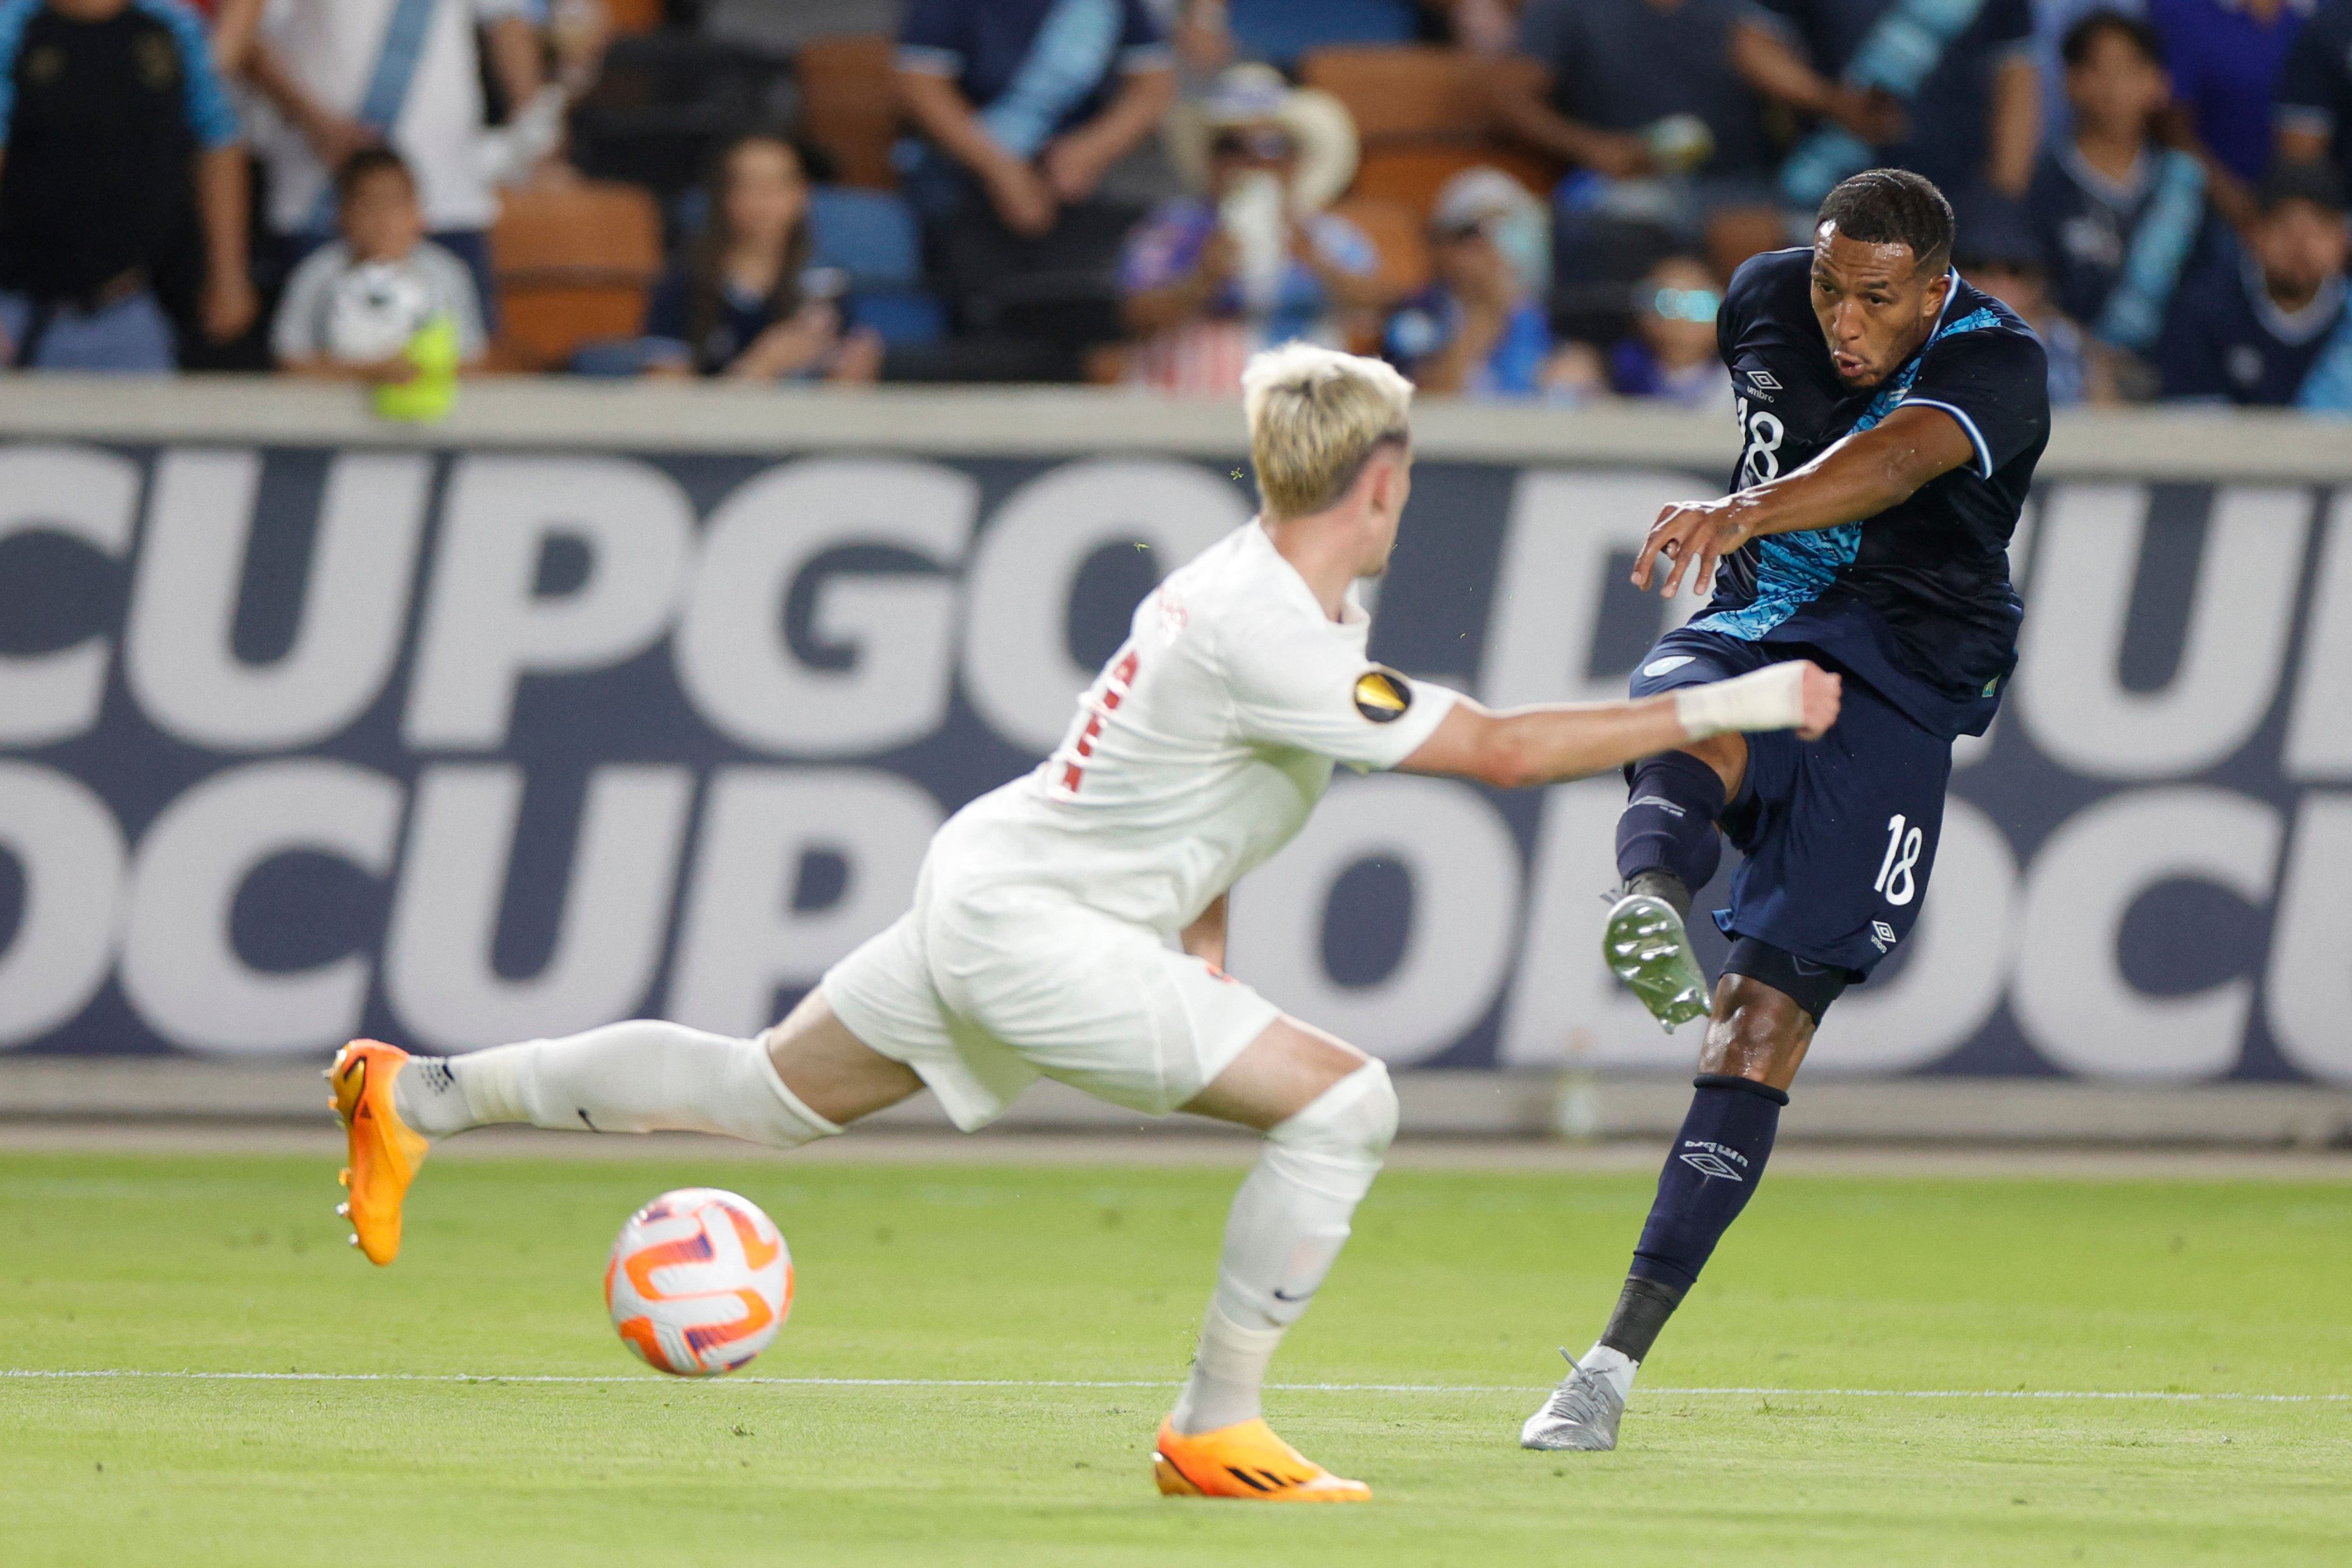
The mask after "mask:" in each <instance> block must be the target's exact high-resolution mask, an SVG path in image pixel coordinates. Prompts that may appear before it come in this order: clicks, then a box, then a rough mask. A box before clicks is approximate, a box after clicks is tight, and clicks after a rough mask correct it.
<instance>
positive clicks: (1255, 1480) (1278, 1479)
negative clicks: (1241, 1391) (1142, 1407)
mask: <svg viewBox="0 0 2352 1568" xmlns="http://www.w3.org/2000/svg"><path fill="white" fill-rule="evenodd" d="M1151 1474H1152V1479H1155V1480H1157V1481H1158V1482H1159V1483H1160V1490H1161V1491H1163V1492H1165V1493H1166V1494H1168V1495H1169V1496H1170V1497H1233V1498H1254V1499H1255V1500H1258V1501H1260V1502H1370V1500H1371V1497H1372V1489H1371V1488H1370V1487H1368V1486H1366V1485H1365V1484H1364V1483H1363V1482H1361V1481H1350V1480H1346V1479H1342V1478H1340V1477H1339V1476H1335V1475H1333V1474H1332V1473H1331V1472H1330V1471H1328V1470H1327V1469H1325V1468H1323V1467H1322V1466H1320V1465H1318V1464H1317V1463H1316V1462H1315V1461H1314V1460H1312V1459H1310V1458H1307V1457H1306V1456H1305V1455H1304V1454H1301V1453H1300V1452H1299V1451H1298V1450H1297V1449H1296V1448H1294V1447H1291V1446H1290V1445H1289V1444H1287V1443H1286V1442H1284V1441H1283V1440H1282V1439H1281V1438H1279V1437H1277V1436H1275V1435H1274V1428H1272V1427H1271V1426H1267V1425H1266V1424H1265V1421H1264V1420H1263V1419H1252V1420H1248V1421H1243V1422H1238V1423H1236V1424H1235V1425H1234V1426H1220V1427H1218V1428H1217V1429H1216V1430H1215V1431H1213V1432H1197V1433H1194V1434H1193V1435H1192V1436H1189V1437H1187V1436H1183V1435H1181V1433H1179V1432H1178V1431H1177V1430H1176V1426H1175V1423H1173V1422H1172V1421H1162V1422H1161V1423H1160V1447H1159V1450H1158V1451H1157V1452H1156V1453H1154V1454H1153V1455H1152V1456H1151Z"/></svg>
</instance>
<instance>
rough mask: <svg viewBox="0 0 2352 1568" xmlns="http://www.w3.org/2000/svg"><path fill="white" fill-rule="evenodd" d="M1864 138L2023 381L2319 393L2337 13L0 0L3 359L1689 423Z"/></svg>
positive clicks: (2020, 2) (2313, 404)
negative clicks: (528, 209) (1911, 189)
mask: <svg viewBox="0 0 2352 1568" xmlns="http://www.w3.org/2000/svg"><path fill="white" fill-rule="evenodd" d="M869 46H870V47H869ZM861 50H863V52H862V53H861V52H860V51H861ZM859 60H863V61H866V62H867V63H866V64H865V65H863V66H856V65H854V64H853V63H850V62H856V61H859ZM1383 61H1390V62H1402V64H1396V65H1395V66H1394V70H1393V71H1392V72H1391V74H1389V75H1386V76H1383V75H1381V70H1383V69H1387V68H1388V67H1384V66H1382V64H1381V62H1383ZM1408 67H1409V68H1410V69H1409V70H1408V69H1407V68H1408ZM853 68H855V69H861V70H865V71H866V72H867V73H868V74H867V75H866V77H863V78H860V79H856V80H850V79H847V78H846V77H845V75H844V74H843V73H845V72H848V71H850V70H852V69H853ZM1350 72H1352V73H1353V74H1352V75H1351V74H1350ZM1397 73H1402V74H1397ZM1399 83H1410V84H1412V85H1411V89H1410V90H1407V89H1406V88H1405V87H1400V86H1394V85H1383V84H1399ZM1351 84H1353V85H1352V86H1351ZM1366 84H1370V85H1366ZM1416 94H1419V95H1422V96H1423V97H1428V98H1429V99H1430V100H1432V101H1435V100H1438V99H1444V101H1445V104H1446V105H1447V106H1448V107H1447V108H1446V109H1445V110H1444V113H1436V112H1435V111H1432V112H1433V118H1430V119H1429V120H1428V121H1426V122H1425V123H1424V122H1423V121H1415V120H1413V119H1412V110H1411V109H1410V106H1409V103H1408V100H1414V101H1418V100H1417V99H1416V96H1415V95H1416ZM1449 94H1450V97H1449V96H1447V95H1449ZM843 102H846V103H847V105H848V114H849V116H850V118H852V119H856V120H857V121H858V123H859V124H861V125H864V126H865V127H866V132H869V133H870V136H871V139H872V141H873V146H872V148H871V149H870V152H871V156H870V157H867V158H864V159H862V160H861V159H859V158H857V157H856V156H854V155H845V153H844V149H843V146H842V145H841V143H840V140H839V138H838V137H835V138H834V139H833V140H832V141H830V142H828V141H827V139H826V138H825V137H824V136H823V135H819V134H817V132H820V131H822V130H824V127H823V126H821V125H820V124H819V123H818V121H820V120H823V119H824V115H825V113H826V112H828V111H827V110H825V107H824V106H825V105H827V104H835V105H838V104H841V103H843ZM831 112H834V113H835V117H836V118H838V117H839V113H840V111H839V110H834V111H831ZM1449 116H1450V118H1449ZM1888 163H1891V164H1898V165H1901V166H1904V167H1907V168H1911V169H1915V170H1917V171H1918V172H1920V173H1922V174H1927V175H1928V176H1930V177H1931V178H1933V179H1935V180H1936V181H1937V184H1940V185H1941V186H1942V187H1943V188H1944V189H1945V190H1946V192H1947V193H1948V195H1950V196H1951V197H1952V199H1953V202H1954V205H1955V207H1956V209H1957V211H1958V214H1959V245H1958V251H1957V254H1956V263H1957V265H1958V267H1959V268H1961V270H1962V271H1963V272H1964V273H1966V274H1967V275H1968V276H1969V277H1970V279H1972V280H1973V281H1975V282H1976V283H1978V285H1979V286H1980V287H1982V288H1985V289H1988V290H1989V291H1990V292H1992V293H1994V294H1995V295H1997V296H1998V297H2000V299H2002V300H2005V301H2006V302H2008V303H2009V304H2010V305H2011V308H2013V309H2014V310H2017V311H2018V312H2019V313H2020V314H2021V315H2022V316H2023V317H2024V318H2025V319H2026V320H2027V321H2030V322H2031V323H2032V325H2033V326H2034V328H2035V330H2036V331H2038V332H2039V333H2040V334H2041V335H2042V338H2043V340H2044V342H2045V343H2046V344H2047V345H2048V347H2049V349H2050V363H2051V383H2052V392H2053V396H2054V397H2055V398H2056V399H2057V400H2058V401H2060V402H2063V403H2077V402H2084V403H2106V402H2135V401H2147V400H2155V399H2163V400H2173V401H2199V402H2226V403H2234V404H2242V405H2294V406H2301V407H2305V408H2309V409H2324V410H2336V411H2339V412H2352V310H2347V289H2346V280H2345V274H2346V268H2347V249H2348V248H2352V237H2347V222H2346V199H2345V191H2346V182H2347V175H2352V0H701V3H699V4H694V3H689V0H666V3H665V0H0V354H5V358H6V362H7V363H9V364H11V365H13V366H15V367H17V368H22V369H34V368H55V369H80V370H122V371H141V370H143V371H163V370H169V369H172V368H174V367H178V368H184V369H196V370H202V369H259V368H264V367H268V366H275V367H277V368H278V369H281V370H283V371H284V372H286V373H288V374H300V375H308V376H321V377H333V378H340V379H345V380H352V381H359V382H364V383H372V384H375V385H377V386H378V387H380V388H396V387H400V386H403V385H414V384H422V383H423V382H424V381H425V380H426V379H428V378H430V377H434V376H444V377H446V376H448V375H453V374H456V373H457V371H471V370H473V369H477V368H483V367H488V368H496V369H558V370H561V369H571V370H573V371H576V372H580V373H583V374H607V375H611V374H634V375H644V376H649V377H687V376H727V377H732V378H736V379H740V380H755V381H785V380H792V381H803V382H813V383H820V382H821V383H843V382H866V381H873V380H876V379H877V378H879V379H898V380H1016V379H1018V380H1034V379H1079V378H1090V379H1094V380H1097V381H1125V382H1128V383H1130V384H1137V385H1142V386H1150V387H1153V388H1157V389H1160V390H1164V391H1171V392H1177V393H1202V394H1211V393H1219V394H1222V393H1227V392H1230V391H1231V390H1232V389H1233V388H1234V385H1235V384H1237V380H1238V376H1239V372H1240V367H1241V365H1242V363H1243V362H1244V360H1245V359H1246V358H1247V357H1248V355H1249V354H1250V353H1252V352H1254V351H1255V350H1256V349H1258V348H1260V347H1263V346H1265V345H1266V344H1267V343H1270V342H1280V341H1283V340H1286V339H1290V338H1309V339H1313V340H1316V341H1318V342H1329V343H1333V344H1338V345H1349V346H1354V347H1356V348H1358V349H1360V350H1363V351H1366V352H1379V353H1384V354H1386V355H1387V356H1388V357H1390V358H1391V359H1392V360H1393V361H1395V362H1396V363H1398V364H1400V365H1401V366H1402V367H1403V368H1404V369H1405V370H1406V371H1407V372H1408V373H1409V374H1412V376H1413V377H1414V378H1415V380H1416V381H1417V382H1418V383H1419V384H1420V385H1421V386H1422V387H1423V390H1424V391H1425V392H1427V393H1428V394H1431V395H1463V396H1471V397H1484V398H1496V399H1522V400H1543V401H1549V402H1553V403H1559V404H1577V403H1581V402H1586V401H1590V400H1592V399H1595V398H1601V397H1612V396H1614V397H1628V398H1645V399H1655V400H1660V401H1663V402H1666V403H1671V404H1675V405H1682V406H1686V407H1692V408H1711V407H1716V406H1718V405H1727V404H1728V401H1729V389H1728V386H1727V382H1726V378H1725V377H1724V376H1723V374H1721V371H1720V368H1719V366H1718V364H1717V362H1716V359H1715V355H1714V341H1713V339H1714V325H1713V324H1714V319H1715V314H1716V310H1717V306H1718V305H1719V303H1720V300H1721V297H1722V289H1723V287H1724V285H1725V282H1726V280H1727V279H1728V277H1729V275H1730V273H1731V272H1732V271H1733V270H1734V269H1735V268H1738V266H1739V264H1740V263H1741V262H1742V261H1743V260H1745V259H1746V258H1748V257H1750V256H1753V255H1755V254H1757V253H1758V252H1759V251H1762V250H1766V249H1770V248H1775V247H1781V246H1786V245H1790V244H1801V243H1804V242H1805V240H1806V238H1807V236H1808V229H1809V220H1810V215H1811V211H1812V209H1813V208H1814V206H1815V205H1817V204H1818V203H1819V201H1820V200H1821V198H1822V195H1824V194H1825V193H1826V192H1827V191H1828V189H1829V188H1830V187H1831V186H1832V184H1835V183H1836V182H1837V181H1838V180H1840V179H1842V178H1843V177H1844V176H1845V175H1847V174H1851V173H1853V172H1854V171H1856V170H1858V169H1861V168H1864V167H1868V166H1872V165H1874V164H1888ZM615 180H622V181H628V182H631V183H632V184H633V186H634V187H635V188H636V189H637V190H638V191H639V192H640V193H641V194H639V195H637V197H636V199H637V200H638V201H639V202H640V203H641V205H642V206H643V208H644V210H645V212H646V214H647V215H648V216H646V218H645V220H644V221H645V223H646V226H647V228H648V233H649V235H650V237H649V238H648V240H647V241H646V246H647V254H648V256H649V257H651V258H653V259H651V260H649V261H648V262H647V263H646V266H645V268H644V269H643V271H642V272H641V273H639V272H628V271H626V270H624V271H622V272H620V273H618V274H615V275H614V276H605V275H604V273H598V272H597V271H596V267H597V266H601V265H603V263H595V264H594V265H592V260H593V258H590V257H588V256H586V255H585V254H584V253H583V255H582V256H581V257H579V258H574V259H576V260H577V261H578V265H577V266H569V264H568V263H564V262H563V258H559V263H563V264H560V265H558V266H557V267H556V268H554V271H555V272H556V273H559V274H563V276H562V277H560V278H559V279H558V280H557V281H558V283H559V284H560V285H561V286H562V288H572V289H575V291H576V290H577V289H583V288H587V287H588V285H587V284H583V283H582V281H581V279H583V278H589V277H590V275H591V274H594V277H593V279H591V282H593V285H594V287H595V288H597V289H603V290H604V295H605V296H611V295H612V294H613V293H614V290H616V289H617V290H619V291H620V302H619V305H618V307H617V315H616V316H615V317H614V321H610V322H606V323H605V324H604V330H600V331H585V330H583V331H557V332H556V333H555V334H554V335H555V339H556V346H555V347H554V348H553V349H551V350H549V351H548V352H547V353H544V354H542V355H541V357H540V358H539V359H538V360H537V361H536V362H533V361H531V360H530V359H529V358H528V357H527V356H526V355H524V353H523V352H522V350H521V349H520V348H519V347H518V346H517V345H518V342H519V341H520V339H519V337H518V335H517V334H515V333H513V332H509V331H502V322H501V313H502V310H506V309H509V308H511V306H512V305H513V303H514V302H515V301H516V300H518V299H519V298H520V296H518V294H517V292H516V290H517V289H519V288H520V287H521V285H520V284H519V282H518V278H519V277H520V273H518V271H517V270H516V269H515V264H514V256H513V255H508V256H506V258H505V259H504V260H502V247H505V246H506V245H507V242H506V241H505V240H504V239H502V238H501V235H502V232H503V231H502V229H501V223H502V222H504V221H507V219H506V218H502V216H501V215H502V213H504V214H506V215H508V216H509V217H510V216H511V215H512V214H513V213H514V212H515V211H517V210H518V204H519V203H527V202H536V203H538V205H539V206H540V207H546V206H548V205H550V204H551V203H552V204H553V205H554V206H555V207H557V208H560V207H561V206H562V195H563V193H565V192H566V191H569V190H573V189H581V190H584V189H587V188H589V187H591V186H596V187H598V188H608V187H609V186H610V184H611V183H612V182H614V181H615ZM633 210H634V209H633ZM519 248H520V247H516V250H517V253H518V254H519ZM590 248H593V247H590ZM665 251H666V253H667V264H666V265H665V264H662V263H661V262H660V261H659V259H658V258H659V257H660V255H661V254H662V253H663V252H665ZM540 270H541V273H545V272H546V271H547V270H548V268H546V267H545V265H544V264H543V263H542V264H541V267H540ZM607 271H610V268H607ZM573 273H576V274H578V275H579V276H577V277H573V276H571V274H573ZM553 298H555V299H556V300H557V302H558V305H559V306H561V303H562V299H565V298H569V296H563V295H561V294H560V292H559V294H558V295H556V296H553ZM610 303H611V301H610V300H609V298H608V299H607V300H606V304H607V305H608V306H609V305H610ZM556 313H557V315H559V316H561V315H562V310H561V309H559V310H557V312H556ZM607 313H608V314H610V313H611V312H610V311H609V310H608V312H607ZM543 314H544V312H542V315H543ZM586 319H587V318H586V316H585V315H583V316H581V317H580V320H581V321H586ZM599 320H600V321H602V320H603V318H601V317H600V318H599ZM561 325H562V323H561V322H559V326H561ZM614 326H617V327H618V328H619V329H620V330H617V331H615V330H611V329H612V328H613V327H614ZM542 335H544V334H542Z"/></svg>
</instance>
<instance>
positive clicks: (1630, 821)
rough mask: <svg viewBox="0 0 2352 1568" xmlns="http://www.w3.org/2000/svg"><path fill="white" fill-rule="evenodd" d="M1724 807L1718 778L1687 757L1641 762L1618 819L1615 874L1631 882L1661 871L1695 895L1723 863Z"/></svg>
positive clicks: (1661, 755) (1666, 755) (1670, 755)
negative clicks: (1719, 825) (1720, 827)
mask: <svg viewBox="0 0 2352 1568" xmlns="http://www.w3.org/2000/svg"><path fill="white" fill-rule="evenodd" d="M1723 805H1724V794H1723V777H1722V775H1721V774H1719V773H1717V772H1716V771H1715V770H1714V769H1713V768H1712V767H1709V766H1708V765H1707V764H1706V763H1704V762H1702V761H1700V760H1699V759H1698V758H1696V757H1695V756H1693V755H1691V754H1690V753H1689V752H1660V753H1659V754H1658V755H1656V756H1654V757H1649V758H1645V759H1644V760H1643V761H1642V762H1641V763H1638V764H1637V765H1636V766H1635V767H1634V769H1633V789H1632V791H1631V793H1630V796H1629V798H1628V799H1627V801H1626V803H1625V813H1624V815H1623V816H1620V817H1619V818H1618V819H1617V874H1618V875H1619V876H1620V877H1622V878H1623V879H1625V880H1627V881H1629V882H1630V881H1632V880H1633V879H1634V878H1635V877H1636V876H1638V875H1640V874H1641V873H1642V872H1643V871H1659V870H1662V871H1665V872H1668V873H1669V874H1671V875H1673V876H1674V877H1675V878H1676V879H1679V880H1680V881H1681V882H1682V885H1683V886H1684V887H1685V888H1687V889H1690V890H1691V891H1692V892H1693V893H1696V892H1697V891H1698V890H1699V889H1701V888H1704V887H1706V885H1707V883H1708V882H1709V881H1710V880H1712V879H1714V876H1715V868H1716V867H1717V866H1718V865H1720V864H1721V863H1722V861H1723V836H1722V835H1721V834H1719V833H1717V831H1716V827H1715V821H1716V818H1717V817H1718V816H1722V815H1723Z"/></svg>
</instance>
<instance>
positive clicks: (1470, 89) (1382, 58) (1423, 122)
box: [1298, 44, 1493, 145]
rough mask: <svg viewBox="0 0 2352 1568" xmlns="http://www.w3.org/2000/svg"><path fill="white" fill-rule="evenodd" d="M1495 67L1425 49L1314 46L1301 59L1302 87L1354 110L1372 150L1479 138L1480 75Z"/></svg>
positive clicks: (1482, 112) (1483, 115)
mask: <svg viewBox="0 0 2352 1568" xmlns="http://www.w3.org/2000/svg"><path fill="white" fill-rule="evenodd" d="M1492 66H1493V62H1492V61H1488V60H1483V59H1480V58H1476V57H1475V56H1473V55H1470V54H1468V53H1467V52H1465V51H1464V50H1461V49H1444V48H1438V47H1434V46H1432V45H1427V44H1404V45H1400V46H1397V47H1387V48H1380V47H1373V48H1356V47H1348V48H1328V49H1316V50H1314V51H1313V52H1311V53H1309V54H1308V55H1307V57H1306V58H1304V59H1302V60H1301V61H1299V65H1298V79H1299V82H1300V84H1301V85H1302V86H1306V87H1315V88H1320V89H1323V90H1324V91H1326V92H1328V93H1329V94H1331V95H1332V96H1333V97H1334V98H1337V99H1338V100H1339V101H1340V102H1341V103H1344V104H1346V105H1347V106H1348V112H1349V114H1351V115H1353V116H1354V117H1355V121H1356V134H1357V135H1359V136H1360V137H1362V138H1363V139H1364V141H1365V142H1366V143H1367V144H1368V145H1369V144H1371V143H1374V142H1380V141H1382V140H1385V139H1387V138H1390V137H1395V136H1465V137H1471V136H1481V135H1484V134H1485V133H1486V125H1487V119H1488V115H1487V110H1486V89H1485V88H1484V87H1483V86H1482V85H1481V84H1480V81H1479V77H1478V73H1479V72H1481V71H1483V70H1486V69H1490V68H1492Z"/></svg>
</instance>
